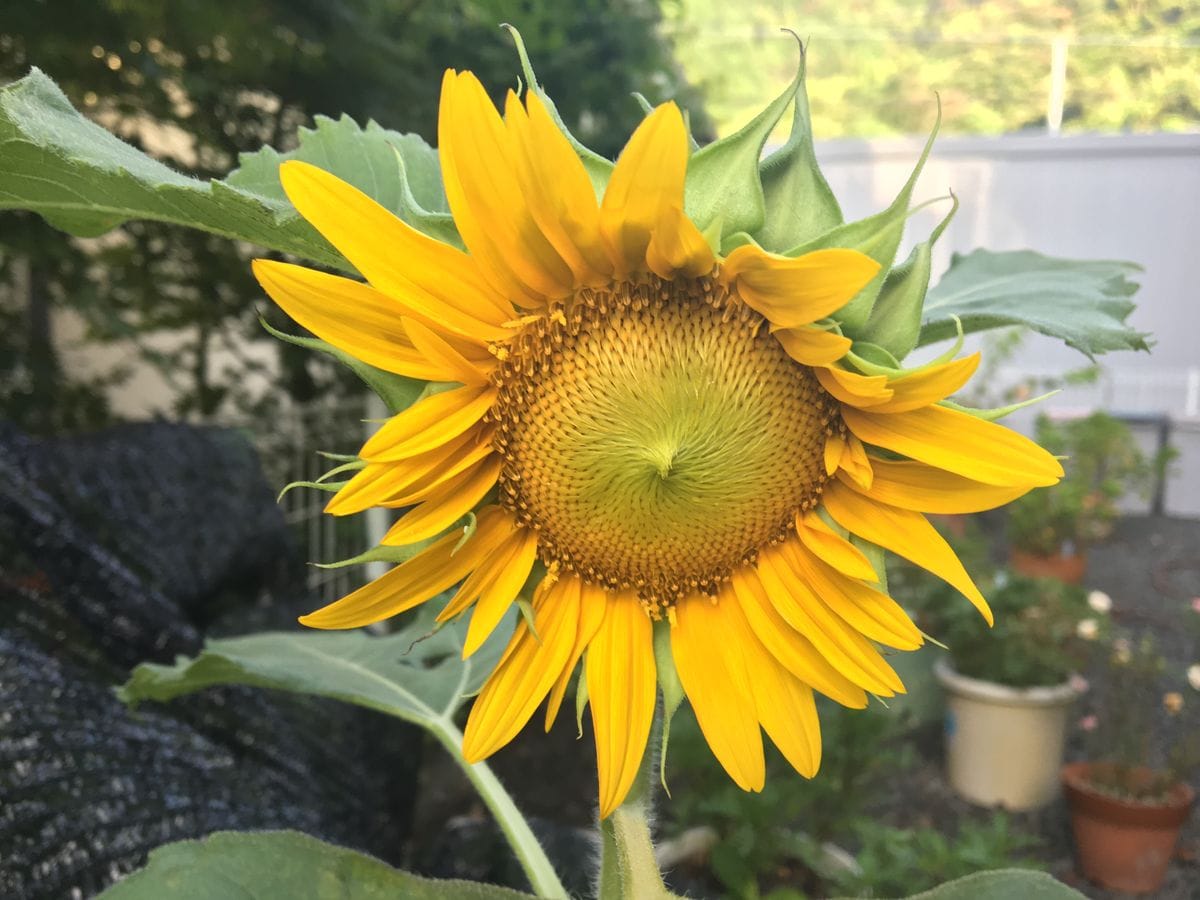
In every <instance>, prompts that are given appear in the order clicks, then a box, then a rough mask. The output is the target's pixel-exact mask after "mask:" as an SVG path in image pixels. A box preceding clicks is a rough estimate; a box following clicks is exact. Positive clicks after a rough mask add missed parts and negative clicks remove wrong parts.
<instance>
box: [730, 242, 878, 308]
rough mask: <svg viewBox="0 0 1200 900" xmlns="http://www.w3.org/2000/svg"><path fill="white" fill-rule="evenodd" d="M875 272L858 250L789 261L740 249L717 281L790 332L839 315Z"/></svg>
mask: <svg viewBox="0 0 1200 900" xmlns="http://www.w3.org/2000/svg"><path fill="white" fill-rule="evenodd" d="M878 271H879V263H877V262H875V260H873V259H871V257H869V256H866V255H864V254H862V253H859V252H858V251H857V250H844V249H833V250H814V251H813V252H812V253H806V254H804V255H803V256H796V257H788V256H777V255H776V254H774V253H768V252H767V251H766V250H763V249H762V248H761V247H757V246H755V245H754V244H743V245H742V246H741V247H738V248H737V249H735V250H734V251H733V252H732V253H730V254H729V256H728V257H727V258H726V259H725V262H724V263H723V264H722V265H721V276H720V277H721V280H722V281H723V282H724V283H725V284H731V285H734V287H735V289H736V291H737V293H738V296H740V297H741V298H742V299H743V300H744V301H746V304H747V305H749V306H750V307H751V308H753V309H755V310H757V311H758V312H760V313H762V314H763V315H764V316H766V317H767V319H768V320H770V322H771V324H773V325H778V326H779V327H781V328H794V327H796V326H798V325H809V324H811V323H813V322H815V321H817V319H823V318H825V317H826V316H828V315H829V314H831V313H833V312H836V311H837V310H839V309H841V308H842V307H843V306H845V305H846V304H847V303H848V302H850V300H852V299H853V298H854V295H855V294H857V293H858V292H859V291H861V290H862V289H863V288H864V287H865V286H866V285H867V283H868V282H869V281H870V280H871V279H872V278H874V277H875V275H876V273H878Z"/></svg>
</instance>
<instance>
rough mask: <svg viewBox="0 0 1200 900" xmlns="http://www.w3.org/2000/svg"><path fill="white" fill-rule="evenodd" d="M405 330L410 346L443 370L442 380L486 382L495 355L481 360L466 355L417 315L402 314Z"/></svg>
mask: <svg viewBox="0 0 1200 900" xmlns="http://www.w3.org/2000/svg"><path fill="white" fill-rule="evenodd" d="M402 321H403V323H404V330H405V331H406V332H408V337H409V339H410V340H411V341H412V343H413V346H414V347H416V348H417V350H419V351H420V352H421V354H422V355H423V356H424V357H425V358H426V359H427V360H429V361H430V362H432V363H433V364H434V365H436V366H437V367H438V368H439V369H440V370H441V371H442V372H444V373H445V374H446V376H448V377H445V378H443V379H442V380H443V381H457V382H460V383H462V384H474V385H483V384H487V381H488V375H490V374H491V371H492V369H494V368H495V367H496V360H495V359H487V360H483V361H477V360H470V359H467V358H466V357H465V356H463V354H461V353H459V352H458V351H457V350H456V349H455V348H454V347H453V346H451V345H450V343H449V342H448V341H447V340H446V339H445V338H443V337H442V336H441V335H439V334H437V333H436V332H435V331H434V330H433V329H432V328H428V327H427V326H425V325H423V324H421V322H419V321H418V320H417V319H410V318H408V317H405V318H404V319H403V320H402Z"/></svg>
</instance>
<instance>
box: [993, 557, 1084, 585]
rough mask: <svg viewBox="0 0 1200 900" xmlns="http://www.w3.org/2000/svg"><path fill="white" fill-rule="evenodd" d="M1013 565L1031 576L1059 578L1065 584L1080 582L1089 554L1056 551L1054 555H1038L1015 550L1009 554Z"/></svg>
mask: <svg viewBox="0 0 1200 900" xmlns="http://www.w3.org/2000/svg"><path fill="white" fill-rule="evenodd" d="M1009 561H1010V562H1011V563H1012V567H1013V568H1014V569H1016V570H1017V571H1018V572H1020V573H1021V574H1022V575H1028V576H1029V577H1030V578H1057V579H1058V580H1059V581H1061V582H1063V583H1064V584H1080V583H1081V582H1082V581H1083V573H1084V570H1085V569H1086V568H1087V556H1085V555H1084V554H1082V553H1078V554H1071V555H1070V556H1067V555H1064V554H1062V553H1056V554H1054V555H1053V556H1038V555H1037V554H1035V553H1026V552H1025V551H1024V550H1013V551H1012V552H1011V553H1010V554H1009Z"/></svg>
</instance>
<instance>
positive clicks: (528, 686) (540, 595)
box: [462, 578, 580, 763]
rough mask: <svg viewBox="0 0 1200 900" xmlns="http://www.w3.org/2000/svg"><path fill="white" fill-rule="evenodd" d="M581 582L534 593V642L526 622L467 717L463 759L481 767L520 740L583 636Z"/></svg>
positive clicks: (571, 580) (559, 583)
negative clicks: (514, 739)
mask: <svg viewBox="0 0 1200 900" xmlns="http://www.w3.org/2000/svg"><path fill="white" fill-rule="evenodd" d="M578 588H579V582H578V580H577V579H574V578H567V579H562V580H560V581H557V582H555V583H554V584H553V585H552V586H551V587H550V588H549V589H548V590H546V591H540V592H539V591H535V592H534V598H533V624H534V628H535V629H536V630H537V635H536V636H535V635H534V634H533V633H531V632H530V630H529V627H528V626H527V625H526V624H525V621H524V619H522V620H521V621H520V622H518V623H517V630H516V632H515V633H514V634H513V636H512V640H510V641H509V645H508V648H507V650H506V651H505V654H504V657H503V658H502V659H501V661H500V663H499V665H497V666H496V669H495V671H494V672H492V674H491V676H490V677H489V678H488V680H487V682H486V683H485V684H484V686H483V690H482V691H480V693H479V697H478V698H477V699H476V701H475V704H474V706H472V707H471V713H470V715H469V716H468V717H467V727H466V730H465V732H464V734H463V747H462V750H463V756H464V757H465V758H466V760H467V762H469V763H477V762H479V761H480V760H481V759H484V758H486V757H488V756H491V755H492V754H493V753H495V752H496V751H497V750H499V749H500V748H501V747H503V746H504V745H505V744H507V743H508V742H509V741H511V740H512V739H513V738H514V737H516V736H517V732H519V731H520V730H521V729H522V728H523V727H524V726H525V723H526V722H528V721H529V718H530V716H532V715H533V712H534V710H536V709H537V707H538V704H539V703H541V702H542V700H543V698H545V696H546V694H547V692H548V691H549V690H550V688H551V686H552V685H553V684H554V682H555V681H557V680H558V678H559V676H560V675H561V674H562V671H563V668H564V667H565V666H566V664H567V661H568V658H569V657H570V654H571V648H572V646H573V645H574V643H575V636H576V634H578V631H579V608H580V607H579V589H578Z"/></svg>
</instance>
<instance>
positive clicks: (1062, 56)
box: [1046, 35, 1068, 134]
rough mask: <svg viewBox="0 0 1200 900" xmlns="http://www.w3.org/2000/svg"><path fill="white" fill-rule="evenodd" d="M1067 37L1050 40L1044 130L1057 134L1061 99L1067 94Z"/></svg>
mask: <svg viewBox="0 0 1200 900" xmlns="http://www.w3.org/2000/svg"><path fill="white" fill-rule="evenodd" d="M1067 47H1068V44H1067V38H1066V37H1065V36H1062V35H1059V36H1058V37H1056V38H1055V39H1054V40H1052V41H1051V42H1050V96H1049V97H1048V98H1047V100H1046V130H1047V131H1048V132H1050V134H1058V132H1059V130H1060V129H1061V128H1062V119H1063V101H1064V100H1065V99H1066V96H1067Z"/></svg>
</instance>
